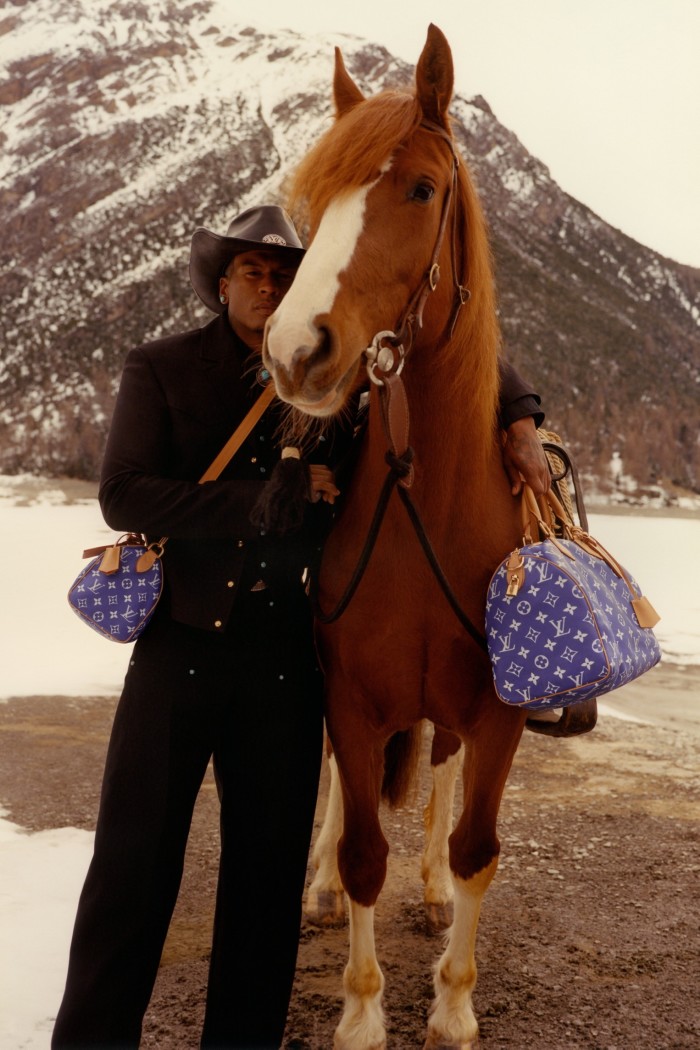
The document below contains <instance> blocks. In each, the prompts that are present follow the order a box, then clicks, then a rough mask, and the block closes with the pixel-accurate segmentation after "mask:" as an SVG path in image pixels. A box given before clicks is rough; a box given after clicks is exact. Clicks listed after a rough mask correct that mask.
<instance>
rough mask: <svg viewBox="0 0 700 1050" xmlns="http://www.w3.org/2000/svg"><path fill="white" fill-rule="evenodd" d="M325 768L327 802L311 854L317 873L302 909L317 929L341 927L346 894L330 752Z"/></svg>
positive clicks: (337, 795) (338, 793)
mask: <svg viewBox="0 0 700 1050" xmlns="http://www.w3.org/2000/svg"><path fill="white" fill-rule="evenodd" d="M328 766H329V770H330V786H329V788H328V803H327V806H326V814H325V817H324V819H323V825H322V827H321V830H320V832H319V834H318V838H317V839H316V844H315V846H314V849H313V853H312V860H313V864H314V867H315V869H316V874H315V875H314V878H313V881H312V882H311V885H310V886H309V889H308V892H307V894H306V909H305V910H306V916H307V918H308V919H309V921H310V922H312V923H314V924H315V925H317V926H342V925H343V924H344V923H345V893H344V892H343V884H342V882H341V881H340V872H339V871H338V840H339V839H340V836H341V835H342V833H343V796H342V792H341V790H340V777H339V776H338V764H337V762H336V760H335V756H334V755H333V753H332V752H331V753H330V754H329V756H328Z"/></svg>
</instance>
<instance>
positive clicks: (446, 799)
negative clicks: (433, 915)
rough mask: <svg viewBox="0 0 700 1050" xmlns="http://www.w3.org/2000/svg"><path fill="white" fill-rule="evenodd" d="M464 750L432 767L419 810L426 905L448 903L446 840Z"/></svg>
mask: <svg viewBox="0 0 700 1050" xmlns="http://www.w3.org/2000/svg"><path fill="white" fill-rule="evenodd" d="M463 755H464V747H460V749H459V751H458V752H457V754H456V755H450V756H449V758H448V759H447V760H446V761H445V762H443V763H442V764H441V765H439V766H433V769H432V773H433V789H432V791H431V793H430V801H429V802H428V805H427V806H426V807H425V809H424V811H423V824H424V826H425V836H426V842H425V849H424V851H423V859H422V861H421V875H422V876H423V882H424V883H425V893H424V899H425V903H426V904H428V905H429V904H437V905H445V904H448V903H449V902H450V901H451V900H452V875H451V873H450V859H449V849H448V845H447V840H448V838H449V836H450V832H451V831H452V813H453V807H454V798H455V783H456V781H457V775H458V773H459V770H460V769H461V765H462V758H463Z"/></svg>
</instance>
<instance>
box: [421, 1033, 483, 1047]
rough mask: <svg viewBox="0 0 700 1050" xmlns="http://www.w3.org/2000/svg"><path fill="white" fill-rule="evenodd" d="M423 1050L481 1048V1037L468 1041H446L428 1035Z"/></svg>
mask: <svg viewBox="0 0 700 1050" xmlns="http://www.w3.org/2000/svg"><path fill="white" fill-rule="evenodd" d="M423 1050H479V1037H478V1036H477V1037H476V1039H470V1040H469V1042H468V1043H444V1042H442V1041H441V1040H440V1039H439V1038H437V1039H436V1038H434V1037H433V1036H431V1035H428V1038H427V1039H426V1040H425V1042H424V1044H423Z"/></svg>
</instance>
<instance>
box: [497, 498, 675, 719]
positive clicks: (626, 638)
mask: <svg viewBox="0 0 700 1050" xmlns="http://www.w3.org/2000/svg"><path fill="white" fill-rule="evenodd" d="M523 525H524V536H523V540H524V542H523V546H522V547H520V548H518V549H516V550H514V551H513V552H512V553H511V554H510V555H509V557H507V558H505V559H504V561H503V562H502V563H501V565H500V566H499V568H498V569H497V570H496V572H495V573H494V574H493V576H492V578H491V582H490V584H489V589H488V594H487V601H486V640H487V643H488V649H489V656H490V658H491V667H492V671H493V679H494V685H495V687H496V693H497V694H498V696H499V698H500V699H501V700H502V701H503V702H504V703H506V704H510V705H513V706H517V707H522V708H526V709H527V710H529V711H541V710H544V709H547V708H562V707H567V706H569V705H570V704H577V703H580V702H582V701H584V700H590V699H592V698H595V697H598V696H602V695H603V694H604V693H608V692H610V691H611V690H612V689H617V688H619V686H621V685H625V684H626V683H627V682H631V681H632V680H633V679H635V678H638V677H639V676H640V675H642V674H644V672H645V671H648V670H649V669H650V668H651V667H653V666H654V664H656V663H658V661H659V660H660V658H661V651H660V648H659V644H658V641H657V640H656V638H655V636H654V633H653V631H652V627H653V626H654V625H655V624H656V623H658V620H659V617H658V615H657V614H656V612H655V610H654V608H653V606H652V605H651V603H650V602H649V601H648V600H647V599H646V598H644V597H643V596H642V593H641V591H640V588H639V585H638V584H637V582H636V581H635V580H634V578H633V577H632V576H631V575H630V574H629V573H628V572H627V571H626V570H625V569H624V568H623V567H622V566H621V565H620V563H619V562H618V561H617V560H616V559H615V558H614V557H613V556H612V555H611V554H610V553H609V552H608V551H607V550H605V548H604V547H603V546H602V544H600V543H599V542H598V541H597V540H596V539H594V538H593V537H592V536H591V535H590V534H589V533H588V532H586V531H584V530H583V529H582V528H580V527H579V526H577V525H575V524H573V523H572V522H571V520H570V518H569V517H568V516H567V515H566V513H565V511H564V510H563V508H562V506H561V503H560V502H559V501H558V499H557V497H556V496H555V495H554V494H553V493H548V495H547V498H546V500H542V501H540V502H539V503H538V501H537V500H536V499H535V496H534V494H533V493H532V490H531V489H529V488H527V487H525V492H524V495H523ZM533 535H534V536H535V537H539V536H542V537H543V538H542V539H541V540H539V539H537V540H536V541H535V542H533Z"/></svg>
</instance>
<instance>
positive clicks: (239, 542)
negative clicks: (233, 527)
mask: <svg viewBox="0 0 700 1050" xmlns="http://www.w3.org/2000/svg"><path fill="white" fill-rule="evenodd" d="M236 546H237V547H243V546H245V544H244V543H243V540H239V541H238V543H237V544H236Z"/></svg>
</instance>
